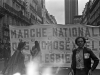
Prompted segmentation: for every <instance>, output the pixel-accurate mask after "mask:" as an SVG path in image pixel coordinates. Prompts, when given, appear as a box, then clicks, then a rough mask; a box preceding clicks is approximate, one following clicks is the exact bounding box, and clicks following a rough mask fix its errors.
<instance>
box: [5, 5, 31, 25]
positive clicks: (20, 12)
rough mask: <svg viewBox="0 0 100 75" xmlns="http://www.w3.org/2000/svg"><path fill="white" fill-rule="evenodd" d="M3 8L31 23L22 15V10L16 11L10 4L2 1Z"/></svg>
mask: <svg viewBox="0 0 100 75" xmlns="http://www.w3.org/2000/svg"><path fill="white" fill-rule="evenodd" d="M4 8H5V9H6V10H7V11H8V12H9V13H10V14H12V15H14V16H16V17H18V18H20V19H21V20H24V21H25V22H27V23H29V24H30V23H31V22H30V20H29V19H28V18H27V17H26V16H24V15H23V13H22V11H17V10H15V9H14V8H12V7H11V6H9V5H8V4H6V3H4Z"/></svg>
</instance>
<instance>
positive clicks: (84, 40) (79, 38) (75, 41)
mask: <svg viewBox="0 0 100 75" xmlns="http://www.w3.org/2000/svg"><path fill="white" fill-rule="evenodd" d="M80 38H82V39H83V41H84V43H86V39H85V38H84V37H77V38H76V39H75V44H76V45H77V40H78V39H80Z"/></svg>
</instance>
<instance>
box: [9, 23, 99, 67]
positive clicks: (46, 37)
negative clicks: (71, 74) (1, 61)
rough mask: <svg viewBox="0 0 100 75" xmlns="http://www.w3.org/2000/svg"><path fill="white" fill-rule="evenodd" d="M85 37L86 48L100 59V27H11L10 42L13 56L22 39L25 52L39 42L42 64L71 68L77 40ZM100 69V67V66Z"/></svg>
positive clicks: (27, 52)
mask: <svg viewBox="0 0 100 75" xmlns="http://www.w3.org/2000/svg"><path fill="white" fill-rule="evenodd" d="M78 36H83V37H85V38H86V39H87V40H86V41H87V44H86V45H85V46H87V47H89V48H91V50H92V51H93V52H94V53H95V54H96V55H97V57H98V58H99V59H100V27H93V26H87V25H80V24H78V25H75V24H73V25H31V26H22V27H21V26H10V42H11V49H12V54H13V52H14V49H16V47H17V44H18V42H19V40H20V39H22V40H24V41H26V47H25V50H24V52H25V53H26V54H28V55H30V50H31V48H32V46H33V45H34V41H35V40H37V41H38V42H39V44H40V48H41V53H42V54H41V55H42V56H41V63H43V64H52V63H58V62H61V63H62V64H63V65H61V67H70V65H71V54H72V50H73V49H74V48H76V47H77V46H76V45H75V42H74V41H75V38H76V37H78ZM98 68H100V65H99V66H98Z"/></svg>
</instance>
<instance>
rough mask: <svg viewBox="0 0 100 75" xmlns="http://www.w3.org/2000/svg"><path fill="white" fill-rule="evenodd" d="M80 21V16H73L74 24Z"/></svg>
mask: <svg viewBox="0 0 100 75" xmlns="http://www.w3.org/2000/svg"><path fill="white" fill-rule="evenodd" d="M81 19H82V15H77V16H74V24H80V23H81Z"/></svg>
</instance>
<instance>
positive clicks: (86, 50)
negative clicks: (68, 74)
mask: <svg viewBox="0 0 100 75" xmlns="http://www.w3.org/2000/svg"><path fill="white" fill-rule="evenodd" d="M76 51H77V49H75V50H73V54H72V64H71V68H72V69H73V71H74V73H75V72H76ZM85 54H88V55H89V57H87V58H85ZM91 59H92V60H93V61H94V63H93V65H92V66H91ZM83 60H84V68H85V70H86V72H88V71H89V70H90V69H91V70H92V71H93V70H94V69H95V68H96V67H97V65H98V63H99V59H98V58H97V57H96V56H95V54H94V53H93V52H92V51H91V49H89V48H86V47H84V49H83Z"/></svg>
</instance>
